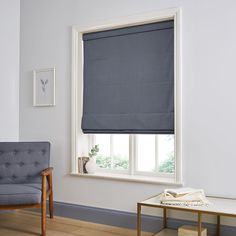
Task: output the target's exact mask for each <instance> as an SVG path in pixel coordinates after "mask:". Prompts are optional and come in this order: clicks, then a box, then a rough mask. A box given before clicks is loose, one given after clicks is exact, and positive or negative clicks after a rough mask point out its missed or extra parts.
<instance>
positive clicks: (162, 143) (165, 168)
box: [158, 135, 175, 173]
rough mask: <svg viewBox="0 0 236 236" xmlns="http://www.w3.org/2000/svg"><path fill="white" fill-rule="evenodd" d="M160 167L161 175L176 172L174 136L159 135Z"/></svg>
mask: <svg viewBox="0 0 236 236" xmlns="http://www.w3.org/2000/svg"><path fill="white" fill-rule="evenodd" d="M158 166H159V172H161V173H174V172H175V153H174V135H158Z"/></svg>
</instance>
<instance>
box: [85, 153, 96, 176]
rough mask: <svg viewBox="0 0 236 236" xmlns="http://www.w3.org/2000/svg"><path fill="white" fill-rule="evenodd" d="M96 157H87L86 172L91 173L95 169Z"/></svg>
mask: <svg viewBox="0 0 236 236" xmlns="http://www.w3.org/2000/svg"><path fill="white" fill-rule="evenodd" d="M96 167H97V165H96V157H92V158H89V161H88V162H87V163H86V165H85V168H86V170H87V172H88V174H93V173H95V171H96Z"/></svg>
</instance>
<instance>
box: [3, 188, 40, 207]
mask: <svg viewBox="0 0 236 236" xmlns="http://www.w3.org/2000/svg"><path fill="white" fill-rule="evenodd" d="M40 202H41V184H0V205H23V204H26V205H28V204H37V203H40Z"/></svg>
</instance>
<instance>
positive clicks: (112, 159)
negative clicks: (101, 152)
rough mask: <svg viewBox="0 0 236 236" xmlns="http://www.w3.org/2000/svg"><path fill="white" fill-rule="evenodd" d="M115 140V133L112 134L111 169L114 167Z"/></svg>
mask: <svg viewBox="0 0 236 236" xmlns="http://www.w3.org/2000/svg"><path fill="white" fill-rule="evenodd" d="M113 146H114V140H113V134H110V157H111V169H112V170H113V169H114V150H113V149H114V147H113Z"/></svg>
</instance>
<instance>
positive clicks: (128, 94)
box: [82, 20, 174, 134]
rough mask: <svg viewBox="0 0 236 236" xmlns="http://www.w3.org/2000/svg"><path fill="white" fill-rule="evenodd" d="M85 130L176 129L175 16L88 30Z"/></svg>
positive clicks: (152, 131)
mask: <svg viewBox="0 0 236 236" xmlns="http://www.w3.org/2000/svg"><path fill="white" fill-rule="evenodd" d="M83 41H84V89H83V117H82V130H83V132H84V133H147V134H149V133H150V134H173V133H174V22H173V20H170V21H164V22H157V23H151V24H145V25H139V26H132V27H126V28H120V29H114V30H107V31H100V32H94V33H86V34H84V35H83Z"/></svg>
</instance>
